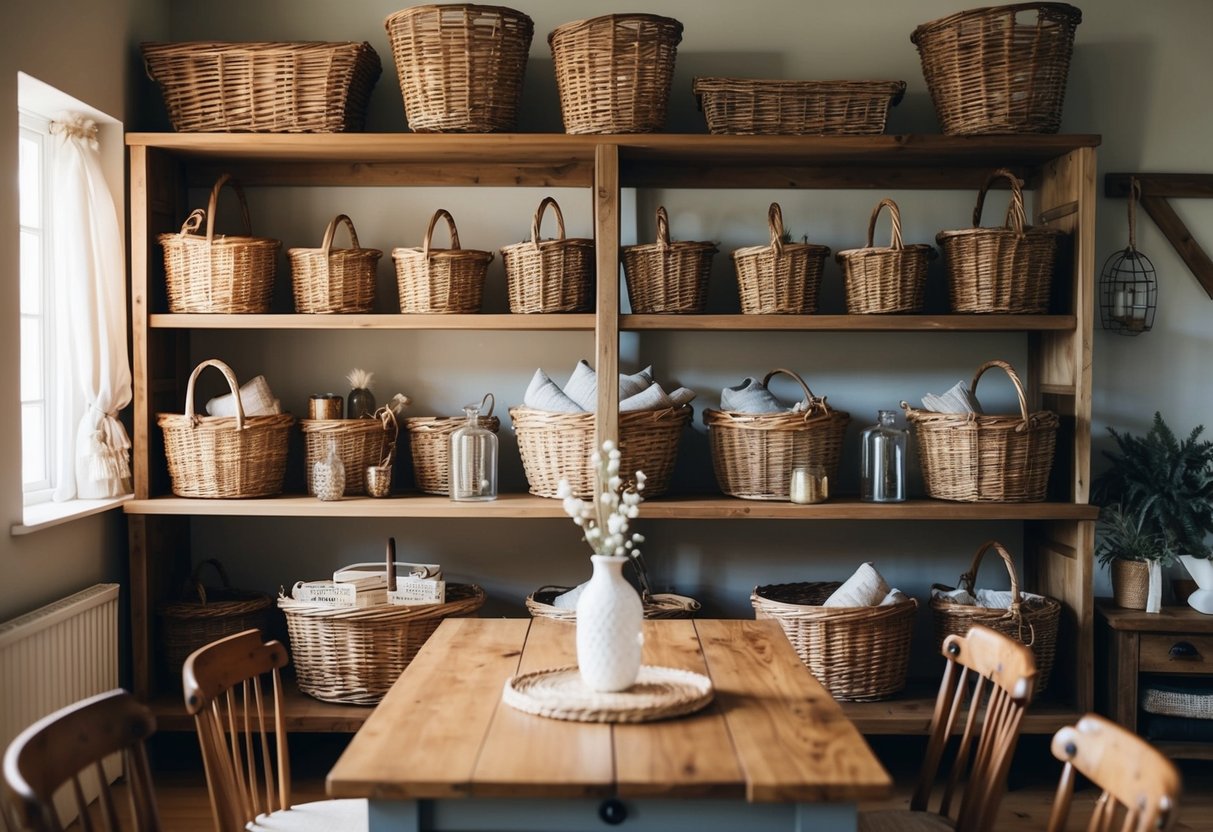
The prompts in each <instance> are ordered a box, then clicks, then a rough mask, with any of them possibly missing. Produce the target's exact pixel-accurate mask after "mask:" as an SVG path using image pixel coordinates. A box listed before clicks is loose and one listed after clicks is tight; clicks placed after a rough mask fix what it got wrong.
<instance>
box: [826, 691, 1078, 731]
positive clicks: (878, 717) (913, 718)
mask: <svg viewBox="0 0 1213 832" xmlns="http://www.w3.org/2000/svg"><path fill="white" fill-rule="evenodd" d="M937 692H938V688H937V687H936V686H933V685H931V684H930V683H929V682H923V683H914V684H911V685H910V686H909V687H908V688H907V690H906V691H904V692H902V693H901V694H898V695H897V696H896V697H894V698H893V699H888V700H885V701H883V702H842V703H840V704H841V705H842V711H843V713H845V714H846V715H847V718H848V719H850V720H851V721H852V722H854V723H855V725H856V726H857V727H858V728H859V730H860V732H862V733H864V734H926V733H927V729H928V728H929V727H930V724H931V714H932V712H933V711H934V708H935V695H936V693H937ZM1081 715H1082V714H1080V713H1079V711H1078V710H1077V709H1076V708H1074V707H1073V706H1070V705H1065V704H1062V703H1060V702H1057V701H1055V700H1054V701H1050V700H1049V699H1048V698H1047V697H1046V698H1045V699H1044V700H1043V701H1039V702H1033V703H1032V706H1031V707H1030V708H1028V711H1027V713H1026V714H1025V715H1024V720H1023V733H1025V734H1052V733H1053V732H1055V731H1056V730H1057V729H1058V728H1061V727H1062V726H1064V725H1073V724H1074V723H1075V722H1077V721H1078V718H1079V717H1080V716H1081ZM957 733H960V726H957Z"/></svg>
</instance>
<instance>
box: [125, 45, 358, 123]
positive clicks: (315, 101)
mask: <svg viewBox="0 0 1213 832" xmlns="http://www.w3.org/2000/svg"><path fill="white" fill-rule="evenodd" d="M142 49H143V60H144V63H145V64H146V66H147V74H148V75H149V76H150V77H151V79H152V80H153V81H156V82H158V83H159V84H160V87H161V90H162V92H163V93H164V104H165V107H166V108H167V109H168V115H169V118H170V119H171V120H172V122H173V129H174V130H179V131H181V132H195V133H198V132H201V133H211V132H218V133H223V132H240V133H244V132H268V133H343V132H349V131H357V130H361V129H362V127H363V123H364V121H365V118H366V105H367V102H368V101H369V100H370V97H371V89H372V88H373V87H374V86H375V82H376V81H377V80H379V73H380V72H382V67H381V66H380V63H379V56H378V55H377V54H376V53H375V50H374V49H372V48H371V45H370V44H369V43H264V42H258V43H218V42H213V41H200V42H190V43H145V44H143V46H142Z"/></svg>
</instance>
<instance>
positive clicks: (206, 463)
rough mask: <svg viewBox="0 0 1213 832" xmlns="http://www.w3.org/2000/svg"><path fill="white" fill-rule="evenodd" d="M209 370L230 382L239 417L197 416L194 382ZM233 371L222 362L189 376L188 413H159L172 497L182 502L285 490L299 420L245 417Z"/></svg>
mask: <svg viewBox="0 0 1213 832" xmlns="http://www.w3.org/2000/svg"><path fill="white" fill-rule="evenodd" d="M206 367H215V368H216V369H218V370H219V371H220V372H221V373H223V377H224V378H225V379H226V380H227V386H228V388H229V389H230V390H231V391H232V395H233V396H234V397H235V400H236V415H235V416H199V415H197V414H196V413H195V412H194V383H195V382H196V381H197V379H198V374H199V373H201V372H202V370H203V369H204V368H206ZM239 389H240V385H239V383H237V381H236V376H235V374H234V373H233V372H232V368H231V367H229V366H227V365H226V364H224V363H223V362H222V361H220V360H218V359H217V358H209V359H207V360H206V361H203V362H202V363H201V364H199V365H198V366H197V367H195V368H194V371H193V372H192V373H190V380H189V384H188V385H187V386H186V389H185V413H184V414H180V413H157V414H156V423H157V424H158V425H159V426H160V428H161V430H163V431H164V453H165V456H167V457H168V473H169V477H170V479H171V480H172V488H173V493H174V494H176V495H177V496H178V497H208V498H218V497H228V498H243V497H266V496H269V495H271V494H278V493H280V492H281V491H282V477H283V474H284V473H285V472H286V448H287V439H288V438H289V436H290V432H291V425H293V424H294V423H295V417H293V416H291V415H290V414H289V413H279V414H275V415H273V416H245V415H244V406H243V405H242V404H241V402H240V396H239V394H238V393H237V391H238V390H239Z"/></svg>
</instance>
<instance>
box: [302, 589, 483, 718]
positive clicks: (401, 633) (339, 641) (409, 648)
mask: <svg viewBox="0 0 1213 832" xmlns="http://www.w3.org/2000/svg"><path fill="white" fill-rule="evenodd" d="M484 598H485V596H484V590H483V589H481V588H480V587H478V586H476V585H475V584H453V583H448V584H447V585H446V603H443V604H428V605H425V606H401V605H396V604H376V605H374V606H370V607H332V606H327V605H321V604H312V603H305V602H302V601H296V600H294V599H292V598H287V597H285V596H282V595H280V596H278V608H279V609H281V610H282V612H283V613H284V614H285V615H286V628H287V632H288V633H289V634H290V639H291V655H292V656H293V657H294V660H295V675H296V679H297V680H298V683H299V689H300V690H301V691H303V692H304V693H306V694H307V695H308V696H312V697H315V698H316V699H319V700H321V701H323V702H338V703H341V704H344V705H376V704H378V703H379V700H381V699H382V698H383V697H384V695H385V694H386V693H387V692H388V689H389V688H390V687H391V686H392V684H393V683H395V681H396V679H397V678H398V677H399V676H400V674H401V673H403V672H404V669H405V668H406V667H408V666H409V662H411V661H412V660H413V657H414V656H416V655H417V651H418V650H420V649H421V646H422V645H423V644H425V642H426V640H427V639H428V638H429V637H430V636H431V635H433V633H434V631H435V630H437V629H438V625H439V624H441V623H442V622H443V620H444V619H446V618H454V617H459V616H468V615H471V614H473V613H474V612H476V610H478V609H480V607H481V606H483V605H484Z"/></svg>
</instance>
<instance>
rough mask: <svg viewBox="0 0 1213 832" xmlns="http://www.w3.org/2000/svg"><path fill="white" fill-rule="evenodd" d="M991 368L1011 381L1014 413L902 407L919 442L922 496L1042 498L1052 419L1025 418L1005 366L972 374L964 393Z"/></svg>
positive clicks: (1018, 386) (1020, 393)
mask: <svg viewBox="0 0 1213 832" xmlns="http://www.w3.org/2000/svg"><path fill="white" fill-rule="evenodd" d="M991 367H998V368H999V369H1001V370H1003V371H1004V372H1005V373H1006V374H1007V375H1008V376H1010V377H1011V383H1012V384H1014V385H1015V394H1016V396H1017V397H1018V398H1019V413H1018V414H1008V415H983V414H975V413H935V412H932V411H929V410H916V409H915V408H913V407H910V405H908V404H906V403H905V402H902V403H901V406H902V409H904V410H905V413H906V421H907V422H909V423H910V424H912V425H914V429H915V432H916V433H917V436H918V457H919V460H920V461H921V462H922V478H923V483H924V485H925V486H926V489H927V495H928V496H930V497H934V498H935V499H937V500H956V501H958V502H964V503H983V502H996V503H1034V502H1040V501H1041V500H1043V499H1044V498H1045V491H1046V490H1047V489H1048V486H1049V473H1050V472H1051V471H1052V470H1053V448H1054V446H1055V445H1056V442H1057V426H1058V425H1059V424H1060V420H1059V419H1058V418H1057V414H1056V413H1053V412H1052V411H1049V410H1038V411H1036V412H1035V413H1028V400H1027V397H1026V396H1025V395H1024V390H1023V382H1021V381H1020V380H1019V376H1018V375H1017V374H1016V372H1015V368H1014V367H1012V366H1011V365H1010V364H1008V363H1007V362H1005V361H997V360H995V361H987V362H986V363H985V364H982V365H981V366H980V367H978V368H977V372H976V373H974V375H973V381H972V382H971V383H970V385H969V389H970V390H972V391H973V393H974V394H976V392H977V382H978V381H979V380H980V379H981V376H982V374H983V373H985V371H986V370H988V369H990V368H991Z"/></svg>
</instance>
